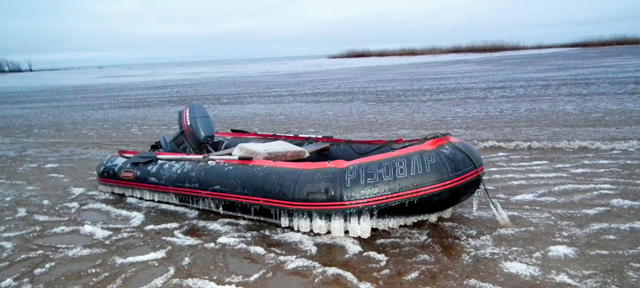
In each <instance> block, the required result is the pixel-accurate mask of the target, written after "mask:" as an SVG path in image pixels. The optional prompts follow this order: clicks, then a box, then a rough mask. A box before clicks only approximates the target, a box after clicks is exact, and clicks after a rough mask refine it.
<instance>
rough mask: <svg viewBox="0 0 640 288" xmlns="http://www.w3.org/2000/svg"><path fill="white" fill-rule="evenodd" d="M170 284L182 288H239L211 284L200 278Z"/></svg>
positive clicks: (176, 280)
mask: <svg viewBox="0 0 640 288" xmlns="http://www.w3.org/2000/svg"><path fill="white" fill-rule="evenodd" d="M169 283H171V284H178V285H180V286H182V287H191V288H239V287H237V286H236V285H233V284H232V285H220V284H217V283H215V282H211V281H209V280H206V279H199V278H189V279H174V280H171V281H170V282H169Z"/></svg>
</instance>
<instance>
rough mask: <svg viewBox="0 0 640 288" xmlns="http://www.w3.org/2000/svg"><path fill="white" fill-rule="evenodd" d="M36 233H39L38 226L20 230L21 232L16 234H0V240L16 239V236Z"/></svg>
mask: <svg viewBox="0 0 640 288" xmlns="http://www.w3.org/2000/svg"><path fill="white" fill-rule="evenodd" d="M36 231H40V227H39V226H35V227H31V228H29V229H26V230H22V231H17V232H8V233H2V234H0V238H11V237H16V236H20V235H24V234H28V233H32V232H36Z"/></svg>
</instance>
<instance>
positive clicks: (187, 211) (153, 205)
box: [126, 197, 198, 218]
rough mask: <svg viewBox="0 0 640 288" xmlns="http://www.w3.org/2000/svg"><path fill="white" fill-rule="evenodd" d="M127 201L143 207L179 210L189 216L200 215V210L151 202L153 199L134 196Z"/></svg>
mask: <svg viewBox="0 0 640 288" xmlns="http://www.w3.org/2000/svg"><path fill="white" fill-rule="evenodd" d="M126 202H127V203H129V204H133V205H136V206H140V207H143V208H158V209H163V210H169V211H173V212H178V213H181V214H184V215H186V216H187V217H189V218H195V217H198V211H197V210H194V209H189V208H186V207H180V206H176V205H168V204H162V203H156V202H151V201H143V200H138V199H136V198H133V197H127V199H126Z"/></svg>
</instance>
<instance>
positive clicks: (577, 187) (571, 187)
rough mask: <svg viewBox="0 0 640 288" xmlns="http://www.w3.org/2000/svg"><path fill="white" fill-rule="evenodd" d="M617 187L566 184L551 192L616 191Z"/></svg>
mask: <svg viewBox="0 0 640 288" xmlns="http://www.w3.org/2000/svg"><path fill="white" fill-rule="evenodd" d="M615 188H616V186H613V185H609V184H586V185H584V184H583V185H580V184H566V185H560V186H556V187H553V188H551V189H550V190H549V191H551V192H559V191H567V190H589V189H615Z"/></svg>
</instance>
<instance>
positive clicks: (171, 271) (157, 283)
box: [141, 267, 176, 288]
mask: <svg viewBox="0 0 640 288" xmlns="http://www.w3.org/2000/svg"><path fill="white" fill-rule="evenodd" d="M174 273H176V269H175V268H173V267H169V271H167V273H165V274H163V275H162V276H160V277H158V278H156V279H153V281H151V283H149V284H147V285H144V286H142V287H141V288H157V287H162V285H163V284H164V283H165V282H167V281H168V280H169V279H170V278H171V276H173V274H174Z"/></svg>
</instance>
